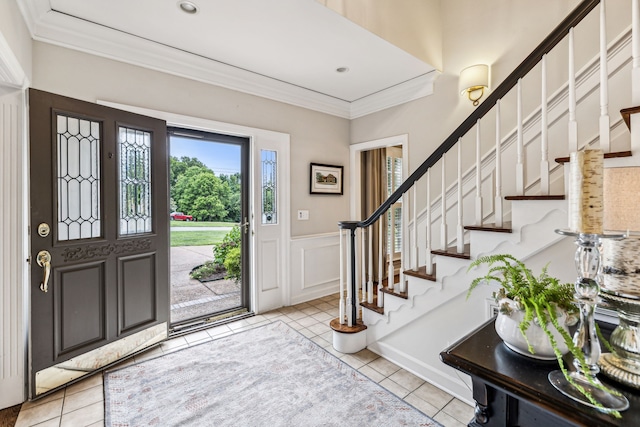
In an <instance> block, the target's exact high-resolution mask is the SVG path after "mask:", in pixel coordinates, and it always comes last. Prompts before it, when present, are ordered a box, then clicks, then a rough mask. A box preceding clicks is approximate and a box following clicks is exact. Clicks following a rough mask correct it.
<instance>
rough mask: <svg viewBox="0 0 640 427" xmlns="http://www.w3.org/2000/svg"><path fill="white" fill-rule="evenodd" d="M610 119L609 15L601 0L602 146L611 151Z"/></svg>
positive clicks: (603, 1)
mask: <svg viewBox="0 0 640 427" xmlns="http://www.w3.org/2000/svg"><path fill="white" fill-rule="evenodd" d="M610 133H611V126H610V119H609V69H608V66H607V15H606V8H605V0H600V148H601V149H602V151H603V152H605V153H609V152H611V134H610Z"/></svg>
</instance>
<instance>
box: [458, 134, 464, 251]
mask: <svg viewBox="0 0 640 427" xmlns="http://www.w3.org/2000/svg"><path fill="white" fill-rule="evenodd" d="M457 203H458V224H457V225H456V231H457V233H456V240H457V242H456V243H457V247H458V253H459V254H462V253H464V225H463V221H464V220H463V218H462V216H463V212H462V209H463V207H464V206H463V205H462V138H460V139H458V202H457Z"/></svg>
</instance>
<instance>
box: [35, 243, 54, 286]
mask: <svg viewBox="0 0 640 427" xmlns="http://www.w3.org/2000/svg"><path fill="white" fill-rule="evenodd" d="M36 262H37V263H38V265H39V266H40V267H42V268H44V277H43V279H42V282H40V290H41V291H42V292H47V291H48V290H49V275H50V274H51V254H50V253H49V252H47V251H40V252H38V255H37V256H36Z"/></svg>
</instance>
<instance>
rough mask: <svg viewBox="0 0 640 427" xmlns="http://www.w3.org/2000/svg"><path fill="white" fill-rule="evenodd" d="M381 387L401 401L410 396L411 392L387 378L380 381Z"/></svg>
mask: <svg viewBox="0 0 640 427" xmlns="http://www.w3.org/2000/svg"><path fill="white" fill-rule="evenodd" d="M380 385H381V386H382V387H384V388H386V389H387V390H389V391H390V392H391V393H393V394H395V395H396V396H398V397H399V398H401V399H403V398H404V397H405V396H407V395H408V394H409V390H407V389H406V388H404V387H402V386H401V385H400V384H398V383H397V382H395V381H391V380H390V379H389V378H385V379H384V380H382V381H380Z"/></svg>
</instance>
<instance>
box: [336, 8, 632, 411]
mask: <svg viewBox="0 0 640 427" xmlns="http://www.w3.org/2000/svg"><path fill="white" fill-rule="evenodd" d="M611 1H612V0H608V1H605V0H603V1H602V2H601V1H600V0H584V1H582V2H581V3H580V4H579V5H578V6H577V7H576V9H575V10H574V11H573V12H572V13H571V14H570V15H569V16H567V18H566V19H565V20H564V21H563V22H562V23H560V24H559V25H558V27H556V29H555V30H554V31H553V32H552V33H551V34H549V36H547V38H545V40H543V42H542V43H541V44H540V45H539V46H538V47H537V48H536V49H535V50H534V51H533V52H532V53H531V54H530V55H529V56H528V57H527V58H526V59H525V60H524V61H523V62H522V63H521V64H520V65H519V66H518V67H517V68H516V69H515V70H514V71H513V72H512V73H511V74H510V75H509V76H508V77H507V78H506V79H505V80H504V81H503V82H502V84H500V85H499V86H498V87H497V88H495V90H493V92H492V93H491V94H490V95H489V96H488V97H487V98H486V99H485V100H484V102H482V103H481V104H480V105H479V106H478V107H477V108H476V110H475V111H474V112H473V113H472V114H471V115H470V116H469V117H468V118H467V119H466V120H465V121H464V122H463V123H462V124H461V125H460V126H459V127H458V128H457V129H456V130H455V131H454V132H453V133H452V134H451V135H450V136H449V137H448V138H447V139H446V140H445V141H444V142H443V143H442V144H441V145H440V147H438V148H437V149H436V150H435V151H434V152H433V154H431V155H430V156H429V157H428V158H427V159H426V160H425V161H424V162H423V163H422V164H421V165H420V166H419V167H418V168H417V169H416V170H415V171H414V172H413V173H412V174H411V175H410V176H409V177H408V178H407V179H406V180H405V181H404V182H403V183H402V185H401V186H400V187H399V188H398V190H397V191H395V192H394V193H393V194H392V195H391V196H390V197H389V199H388V200H386V201H385V202H384V203H383V204H382V205H381V206H380V207H379V208H378V209H377V210H376V211H375V212H374V213H373V214H372V215H371V216H370V217H369V218H367V219H364V220H362V221H344V222H341V223H340V247H341V252H342V254H341V273H342V274H341V279H342V280H341V284H340V294H341V301H340V313H339V316H338V318H337V319H334V320H333V321H332V322H331V326H332V328H333V329H334V347H336V349H338V350H339V351H344V352H355V351H358V350H360V349H362V348H364V347H365V346H366V347H368V348H369V349H370V350H372V351H374V352H376V353H379V354H381V355H384V356H385V357H387V358H388V359H390V360H393V361H394V362H396V363H397V364H399V365H401V366H403V367H404V368H405V369H408V370H409V371H412V372H414V373H416V374H417V375H419V376H421V377H422V378H425V379H426V380H428V381H430V382H432V383H434V384H437V385H438V386H439V387H441V388H443V389H445V390H447V391H449V392H450V393H452V394H454V395H456V396H458V397H460V398H462V399H463V400H467V401H469V402H471V392H470V384H469V380H468V379H467V378H461V377H460V376H459V375H458V373H456V371H454V370H453V369H450V368H448V367H446V366H445V365H444V364H443V363H442V362H440V360H439V352H440V351H441V350H443V349H444V348H445V347H447V346H448V345H449V344H452V343H453V342H455V341H456V340H458V339H459V338H461V337H462V336H464V335H466V334H467V333H469V332H471V331H473V330H474V329H475V328H476V327H478V326H479V325H481V324H482V323H483V322H484V321H486V320H487V319H489V318H490V317H491V316H493V314H494V310H495V304H494V303H493V300H492V298H491V297H490V295H491V293H492V292H493V290H494V289H493V288H491V287H490V286H484V287H479V288H477V289H476V290H474V294H473V295H472V296H471V297H470V298H468V299H467V289H468V284H469V283H470V282H471V280H472V279H473V278H474V277H476V276H479V275H480V274H483V273H484V272H483V271H482V270H478V271H471V272H468V271H467V270H468V266H469V263H470V260H473V259H476V258H477V257H479V256H483V255H488V254H492V253H509V254H512V255H514V256H516V257H517V258H520V259H522V260H526V261H527V264H528V265H530V266H531V267H532V269H533V270H534V271H536V270H539V269H540V268H542V267H543V266H545V265H546V264H547V263H549V262H550V261H551V264H550V266H549V269H550V273H551V274H553V275H555V276H558V277H559V278H560V279H562V280H564V281H568V282H573V281H574V280H575V268H574V264H573V255H574V252H575V249H574V244H573V241H572V240H570V239H567V238H566V237H563V236H561V235H559V234H557V233H555V231H554V230H555V229H560V228H564V227H566V226H567V215H568V213H567V202H566V200H565V196H564V194H565V188H566V178H565V177H566V176H567V173H566V172H567V168H568V155H569V153H571V152H574V151H578V150H581V149H584V148H586V147H591V148H601V149H602V150H603V151H604V152H605V159H606V160H605V167H611V166H618V165H622V164H638V163H640V160H639V159H640V154H638V153H639V152H640V146H639V145H640V144H638V142H636V141H640V133H638V135H637V137H636V136H635V134H631V135H630V132H629V131H630V130H631V128H632V125H633V123H634V121H636V120H640V115H637V114H636V113H638V112H640V108H639V107H629V105H640V84H639V83H640V0H625V1H630V3H631V10H632V13H631V15H632V18H633V19H632V21H633V22H632V25H631V26H630V27H629V28H628V29H627V30H625V31H623V32H622V33H621V34H619V35H618V36H617V37H616V38H614V39H612V40H607V39H606V33H607V32H606V7H607V4H610V3H611ZM615 1H622V0H615ZM585 18H587V19H585ZM583 21H584V22H583ZM594 23H595V24H596V27H595V28H594V27H593V24H594ZM581 24H582V25H589V26H590V27H589V28H587V30H586V31H585V30H583V29H580V25H581ZM574 29H575V31H574ZM593 32H598V33H599V42H598V43H597V44H596V45H595V46H593V55H592V56H590V59H589V60H587V61H586V62H584V63H582V64H579V65H576V59H575V58H576V56H575V55H574V50H575V46H576V44H579V43H580V42H581V39H580V37H579V36H578V34H586V33H593ZM580 46H581V49H582V50H584V45H580ZM554 61H555V62H554ZM557 62H561V63H563V64H564V63H566V65H567V68H568V73H566V74H565V77H563V78H562V79H561V81H559V82H554V79H555V80H558V78H557V73H549V72H548V71H547V70H548V69H551V70H557V67H558V65H557ZM629 76H631V78H629ZM634 87H635V88H637V89H636V90H635V92H638V93H635V92H634V90H633V89H634ZM609 93H612V94H615V95H616V96H615V97H611V100H610V99H609ZM532 96H535V97H537V98H536V99H539V102H537V103H535V106H534V107H529V109H528V110H527V105H529V104H532V103H531V102H529V101H530V99H531V98H532ZM616 109H617V110H618V111H621V114H620V115H619V116H618V115H616V116H612V117H610V116H609V111H610V110H613V111H615V110H616ZM578 125H579V126H578ZM636 126H640V123H639V124H637V125H636ZM549 141H553V142H552V143H550V142H549ZM399 200H401V201H402V206H403V209H402V218H401V219H402V236H403V239H402V240H403V243H402V245H403V250H402V261H401V268H400V269H396V267H394V264H393V262H391V263H387V264H386V265H385V266H384V268H383V267H382V264H383V263H380V265H381V267H380V268H379V271H376V272H374V271H373V268H372V266H373V262H372V261H371V260H372V258H373V254H382V257H381V258H382V259H383V260H384V259H385V256H384V253H383V251H384V247H382V246H381V247H378V248H373V247H372V241H373V239H372V238H370V237H371V236H372V234H373V230H379V233H380V235H383V236H384V235H385V227H387V223H391V221H390V220H389V218H388V216H389V215H388V211H389V209H390V207H391V206H392V205H393V204H394V203H396V202H397V201H399ZM419 206H422V208H421V209H420V208H418V207H419ZM481 288H483V289H481Z"/></svg>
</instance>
